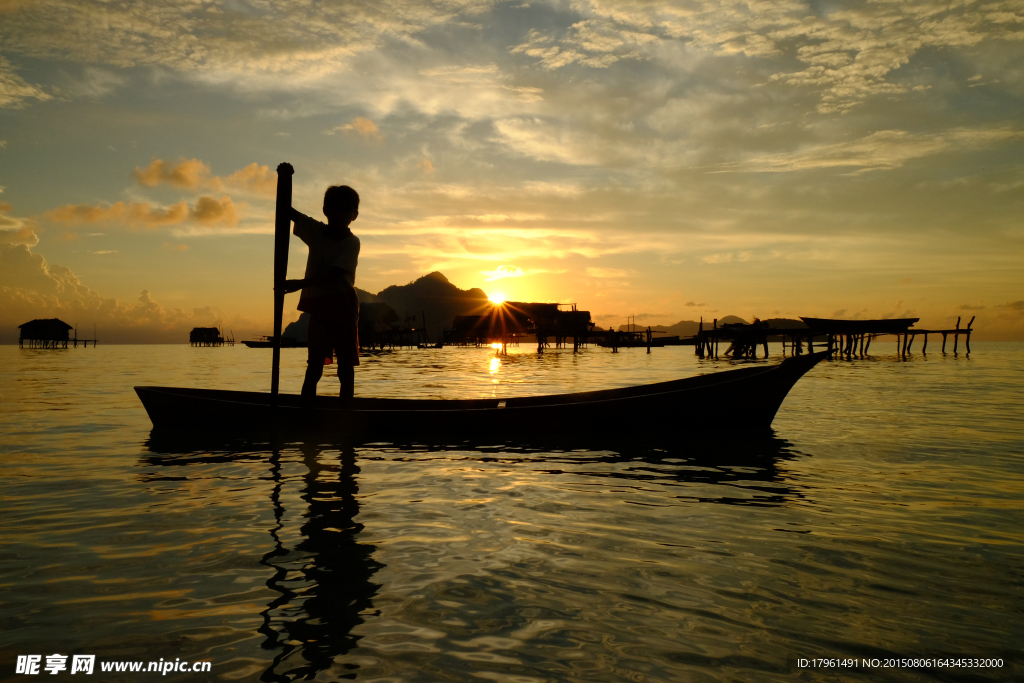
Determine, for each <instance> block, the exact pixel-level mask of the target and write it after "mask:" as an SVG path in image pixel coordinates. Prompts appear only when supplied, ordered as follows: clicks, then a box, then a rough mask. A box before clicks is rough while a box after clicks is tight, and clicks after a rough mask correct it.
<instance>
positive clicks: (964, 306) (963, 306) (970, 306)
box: [959, 304, 985, 311]
mask: <svg viewBox="0 0 1024 683" xmlns="http://www.w3.org/2000/svg"><path fill="white" fill-rule="evenodd" d="M984 309H985V307H984V306H976V305H973V304H960V306H959V310H961V311H981V310H984Z"/></svg>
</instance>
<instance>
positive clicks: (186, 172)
mask: <svg viewBox="0 0 1024 683" xmlns="http://www.w3.org/2000/svg"><path fill="white" fill-rule="evenodd" d="M132 178H134V179H135V181H136V182H137V183H139V184H140V185H142V186H143V187H156V186H158V185H170V186H171V187H177V188H181V189H185V190H197V189H208V190H217V191H220V190H223V189H224V188H225V187H230V188H233V189H236V190H241V191H242V192H245V193H248V194H255V195H261V196H264V197H273V196H274V194H275V192H276V190H277V173H276V172H275V171H271V170H270V168H269V167H268V166H265V165H260V164H257V163H256V162H253V163H251V164H249V165H248V166H245V167H243V168H240V169H239V170H237V171H235V172H234V173H232V174H231V175H228V176H224V177H220V176H214V175H210V166H209V164H207V163H205V162H203V161H200V160H199V159H179V160H178V161H177V162H174V163H172V162H169V161H165V160H163V159H153V160H152V161H150V162H149V165H148V166H146V167H145V168H140V167H138V166H136V167H135V170H134V171H132Z"/></svg>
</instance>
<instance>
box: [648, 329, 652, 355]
mask: <svg viewBox="0 0 1024 683" xmlns="http://www.w3.org/2000/svg"><path fill="white" fill-rule="evenodd" d="M650 352H651V326H650V325H648V326H647V353H650Z"/></svg>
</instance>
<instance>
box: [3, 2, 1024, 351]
mask: <svg viewBox="0 0 1024 683" xmlns="http://www.w3.org/2000/svg"><path fill="white" fill-rule="evenodd" d="M1022 39H1024V0H1008V1H1005V2H1003V1H1000V0H995V1H991V2H990V1H984V2H969V1H956V0H949V1H946V2H928V1H926V2H904V1H899V2H896V1H893V2H888V1H884V0H879V1H875V2H830V1H812V2H791V1H788V0H772V1H770V2H753V1H752V2H728V1H725V0H691V1H684V2H657V1H645V0H634V1H632V2H607V1H605V0H576V1H564V2H563V1H558V0H553V1H549V2H544V1H540V2H534V1H528V2H488V1H486V0H449V1H446V2H441V1H437V2H394V1H387V0H384V1H381V0H365V1H351V2H332V1H329V0H324V1H321V2H318V1H316V0H294V1H290V0H275V1H273V2H271V1H269V0H212V1H211V0H191V1H186V0H182V1H179V2H152V1H148V0H147V1H143V0H137V1H136V0H109V1H97V0H0V187H2V193H0V288H2V292H0V342H8V343H9V342H11V341H15V340H16V339H17V329H16V326H17V325H18V324H20V323H23V322H26V321H27V320H30V319H32V318H37V317H59V318H61V319H63V320H65V321H67V322H68V323H71V324H77V325H79V326H80V327H81V328H84V329H85V330H88V331H89V332H91V330H92V326H93V325H96V327H97V329H98V332H99V336H100V340H101V342H117V341H174V342H182V341H184V340H185V339H186V338H187V336H186V337H182V334H183V332H182V331H184V333H187V331H188V329H190V328H191V327H193V326H195V325H207V324H221V325H224V326H225V327H226V328H229V329H231V330H233V331H234V333H235V335H236V337H245V336H251V335H254V334H269V333H270V329H271V328H270V324H271V313H272V297H271V271H272V249H273V246H272V238H271V233H272V225H273V192H274V183H275V178H276V176H275V173H274V169H275V168H276V166H277V164H278V163H280V162H282V161H288V162H290V163H291V164H293V166H294V167H295V169H296V173H295V178H294V182H295V205H296V207H297V208H299V209H300V210H302V211H304V212H305V213H308V214H310V215H313V216H315V217H318V218H322V214H321V213H320V206H321V201H322V196H323V191H324V189H325V188H326V187H327V186H328V185H331V184H349V185H351V186H353V187H355V188H356V189H357V190H358V191H359V193H360V194H361V196H362V207H361V214H360V217H359V219H358V220H357V221H356V222H355V223H354V224H353V226H352V227H353V230H354V231H355V232H356V234H357V235H359V237H360V239H361V240H362V254H361V256H360V265H359V270H358V274H357V281H356V284H357V286H359V287H361V288H363V289H366V290H369V291H371V292H377V291H379V290H381V289H383V288H384V287H386V286H388V285H391V284H405V283H407V282H409V281H411V280H413V279H415V278H417V277H419V276H421V275H423V274H426V273H428V272H431V271H435V270H439V271H441V272H442V273H444V274H445V275H446V276H447V277H448V278H449V280H451V281H452V282H453V283H455V284H456V285H458V286H460V287H462V288H470V287H481V288H483V289H484V290H485V291H487V292H488V293H499V292H500V293H503V294H505V296H506V297H508V298H510V299H514V300H525V301H559V302H575V303H578V304H579V306H580V307H581V308H583V309H587V310H590V311H591V312H592V314H593V316H594V319H595V320H596V321H597V322H598V323H599V324H601V325H602V326H607V325H612V324H614V325H618V324H621V323H624V322H625V319H626V316H627V315H635V316H636V320H637V322H638V323H642V324H672V323H675V322H677V321H679V320H682V319H697V318H699V317H701V316H703V317H704V318H705V319H710V318H715V317H723V316H725V315H727V314H733V315H739V316H743V317H746V318H748V319H750V318H752V317H753V316H759V317H762V318H767V317H778V316H785V317H796V316H798V315H808V316H819V317H846V318H854V317H860V318H882V317H892V316H899V317H903V316H914V317H920V318H922V320H921V323H919V325H918V326H919V327H931V328H936V327H940V326H948V325H951V324H952V323H953V322H954V321H955V320H956V317H957V316H964V319H965V322H966V320H967V319H969V318H970V316H972V315H977V316H978V321H977V322H976V323H975V326H976V328H977V329H978V333H977V335H976V337H977V338H978V339H1014V340H1024V114H1022V112H1024V40H1022ZM304 261H305V251H304V249H303V248H302V245H301V244H300V243H299V242H298V240H296V239H293V242H292V254H291V274H292V276H293V277H299V276H301V273H302V267H303V264H304ZM296 301H297V295H291V296H290V297H289V299H288V302H287V304H286V306H287V309H288V311H289V315H290V316H291V318H294V317H296V316H297V313H295V312H294V304H295V303H296ZM80 336H86V335H85V334H84V333H83V332H81V331H80Z"/></svg>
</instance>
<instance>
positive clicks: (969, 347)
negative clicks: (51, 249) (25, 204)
mask: <svg viewBox="0 0 1024 683" xmlns="http://www.w3.org/2000/svg"><path fill="white" fill-rule="evenodd" d="M974 318H975V316H973V315H972V316H971V322H969V323H967V339H965V340H964V345H965V346H967V355H968V356H969V355H971V325H973V324H974ZM93 345H94V346H95V343H94V344H93Z"/></svg>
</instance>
